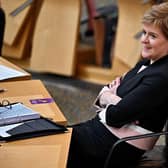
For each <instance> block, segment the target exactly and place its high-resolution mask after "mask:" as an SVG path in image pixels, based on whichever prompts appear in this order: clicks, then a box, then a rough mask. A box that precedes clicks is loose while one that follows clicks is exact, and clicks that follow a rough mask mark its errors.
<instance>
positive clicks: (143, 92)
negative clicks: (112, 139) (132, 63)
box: [106, 74, 168, 127]
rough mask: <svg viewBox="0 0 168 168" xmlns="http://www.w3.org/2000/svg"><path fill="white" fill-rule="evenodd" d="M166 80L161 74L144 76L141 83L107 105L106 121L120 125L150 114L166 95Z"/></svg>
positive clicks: (167, 90) (113, 124)
mask: <svg viewBox="0 0 168 168" xmlns="http://www.w3.org/2000/svg"><path fill="white" fill-rule="evenodd" d="M167 88H168V82H167V79H165V77H164V76H163V75H160V74H154V75H151V76H150V77H146V78H145V77H144V79H143V80H142V81H141V83H140V84H139V85H138V86H136V87H135V88H134V89H133V90H131V91H130V92H129V93H128V94H127V95H126V96H124V97H123V98H122V100H121V101H120V102H119V103H118V104H117V105H112V104H111V105H109V106H108V108H107V110H106V123H107V124H108V125H109V126H114V127H121V126H123V125H125V124H127V123H130V122H134V121H136V120H139V119H141V118H143V117H144V116H145V115H146V116H147V115H151V113H152V111H153V109H155V108H157V107H159V106H161V104H162V103H163V101H165V100H166V98H165V97H167V95H168V89H167Z"/></svg>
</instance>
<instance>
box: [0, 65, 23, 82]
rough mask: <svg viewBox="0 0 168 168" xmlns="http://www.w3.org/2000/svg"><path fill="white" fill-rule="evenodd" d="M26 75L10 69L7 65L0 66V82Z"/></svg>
mask: <svg viewBox="0 0 168 168" xmlns="http://www.w3.org/2000/svg"><path fill="white" fill-rule="evenodd" d="M25 75H26V74H25V73H24V72H21V71H18V70H15V69H13V68H9V67H7V66H5V65H0V81H2V80H5V79H10V78H15V77H22V76H25Z"/></svg>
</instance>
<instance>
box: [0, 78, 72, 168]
mask: <svg viewBox="0 0 168 168" xmlns="http://www.w3.org/2000/svg"><path fill="white" fill-rule="evenodd" d="M1 87H2V88H5V89H7V91H5V92H2V93H0V101H2V100H3V99H8V100H9V101H10V102H16V101H17V102H23V104H25V105H27V106H29V107H31V108H32V109H34V110H36V111H39V112H40V113H41V114H42V115H44V116H46V117H49V118H53V120H55V121H56V122H57V123H60V124H66V119H65V117H64V116H63V114H62V113H61V111H60V110H59V108H58V106H57V105H56V103H55V102H52V103H46V104H31V103H30V101H29V100H30V99H32V98H46V97H47V98H51V96H50V94H49V93H48V91H47V90H46V88H45V87H44V85H43V84H42V82H41V81H40V80H26V81H15V82H2V83H1ZM71 133H72V130H71V129H68V131H67V132H66V133H61V134H56V135H49V136H43V137H36V138H30V139H25V140H17V141H13V142H6V143H5V142H4V143H2V142H1V143H0V165H1V167H2V168H23V167H24V168H36V167H37V168H66V163H67V157H68V151H69V144H70V140H71Z"/></svg>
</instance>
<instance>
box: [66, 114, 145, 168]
mask: <svg viewBox="0 0 168 168" xmlns="http://www.w3.org/2000/svg"><path fill="white" fill-rule="evenodd" d="M117 140H118V138H117V137H116V136H114V135H113V134H112V133H111V132H110V131H109V130H108V129H107V128H106V127H105V126H104V125H103V124H102V123H101V122H100V121H99V119H98V117H96V118H94V119H92V120H89V121H87V122H85V123H81V124H78V125H75V126H73V132H72V139H71V145H70V151H69V158H68V164H67V168H93V167H96V168H103V167H104V163H105V160H106V157H107V155H108V153H109V150H110V149H111V147H112V145H113V144H114V143H115V142H116V141H117ZM143 153H144V151H143V150H140V149H138V148H136V147H134V146H132V145H129V144H127V143H122V144H121V145H119V146H118V147H117V148H116V150H115V151H114V153H113V154H112V156H111V159H110V168H120V167H122V168H123V167H126V166H127V165H128V167H129V168H130V167H131V166H130V165H131V164H133V163H134V164H135V163H137V161H138V160H139V159H140V158H141V156H142V155H143Z"/></svg>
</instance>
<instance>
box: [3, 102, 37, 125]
mask: <svg viewBox="0 0 168 168" xmlns="http://www.w3.org/2000/svg"><path fill="white" fill-rule="evenodd" d="M37 118H40V113H38V112H36V111H34V110H32V109H31V108H29V107H27V106H25V105H23V104H22V103H16V104H12V105H7V106H2V107H0V126H4V125H9V124H16V123H19V122H23V121H26V120H32V119H37Z"/></svg>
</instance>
